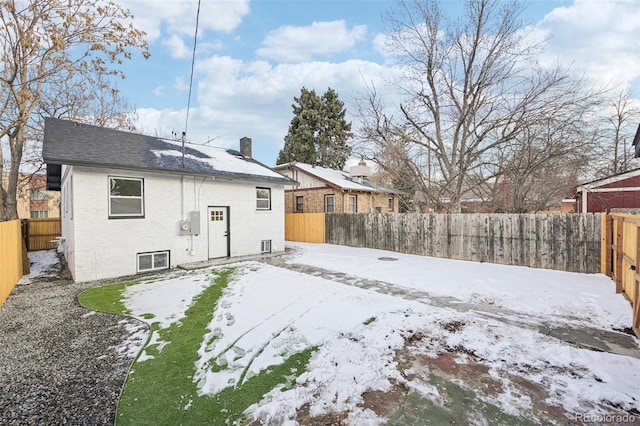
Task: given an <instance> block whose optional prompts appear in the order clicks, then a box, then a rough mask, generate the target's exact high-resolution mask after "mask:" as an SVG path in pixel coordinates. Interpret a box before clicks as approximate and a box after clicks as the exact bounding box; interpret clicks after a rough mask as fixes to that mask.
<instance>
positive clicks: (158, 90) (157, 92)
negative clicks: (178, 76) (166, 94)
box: [153, 86, 164, 96]
mask: <svg viewBox="0 0 640 426" xmlns="http://www.w3.org/2000/svg"><path fill="white" fill-rule="evenodd" d="M163 89H164V86H157V87H156V88H155V89H153V94H154V95H156V96H161V95H162V90H163Z"/></svg>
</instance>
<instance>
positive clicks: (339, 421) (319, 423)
mask: <svg viewBox="0 0 640 426" xmlns="http://www.w3.org/2000/svg"><path fill="white" fill-rule="evenodd" d="M347 415H348V414H347V413H327V414H324V415H322V416H315V417H312V416H311V414H310V413H309V404H304V405H303V406H302V407H300V408H299V409H298V413H297V416H296V420H297V421H298V422H299V423H300V424H301V425H309V426H346V425H348V423H347Z"/></svg>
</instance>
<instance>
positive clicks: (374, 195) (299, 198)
mask: <svg viewBox="0 0 640 426" xmlns="http://www.w3.org/2000/svg"><path fill="white" fill-rule="evenodd" d="M274 169H275V170H276V171H279V172H280V173H282V174H283V175H285V176H288V177H289V178H291V179H293V180H295V181H298V182H299V183H300V185H299V186H298V187H294V186H288V187H287V188H286V190H285V211H286V212H287V213H322V212H324V213H371V212H378V213H396V212H397V211H398V196H397V193H396V192H395V191H393V190H389V189H386V188H382V187H379V186H375V185H373V184H371V182H369V181H368V178H369V177H370V176H371V169H370V168H369V166H367V165H366V163H365V162H364V161H360V163H359V164H358V165H357V166H354V167H351V168H350V169H349V173H347V172H344V171H341V170H333V169H328V168H325V167H319V166H312V165H310V164H305V163H286V164H280V165H278V166H276V167H274Z"/></svg>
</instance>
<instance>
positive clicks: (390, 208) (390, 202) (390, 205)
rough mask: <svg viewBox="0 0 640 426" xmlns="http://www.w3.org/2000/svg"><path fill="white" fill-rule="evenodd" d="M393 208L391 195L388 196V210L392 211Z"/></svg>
mask: <svg viewBox="0 0 640 426" xmlns="http://www.w3.org/2000/svg"><path fill="white" fill-rule="evenodd" d="M393 209H394V200H393V197H389V211H390V212H392V211H393Z"/></svg>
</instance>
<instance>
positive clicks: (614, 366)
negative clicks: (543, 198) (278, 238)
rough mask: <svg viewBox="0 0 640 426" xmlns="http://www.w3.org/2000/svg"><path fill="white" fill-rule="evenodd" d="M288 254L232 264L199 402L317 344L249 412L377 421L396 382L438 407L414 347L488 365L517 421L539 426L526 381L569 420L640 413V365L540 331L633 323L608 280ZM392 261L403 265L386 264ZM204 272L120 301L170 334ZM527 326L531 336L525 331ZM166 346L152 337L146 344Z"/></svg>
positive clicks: (319, 251) (325, 252)
mask: <svg viewBox="0 0 640 426" xmlns="http://www.w3.org/2000/svg"><path fill="white" fill-rule="evenodd" d="M287 244H288V246H289V247H290V248H293V254H290V255H288V256H287V257H285V258H284V260H274V261H272V262H269V263H263V262H242V263H238V264H235V267H236V268H237V269H236V273H235V275H234V278H233V281H232V283H231V284H230V285H229V287H228V288H227V289H226V291H225V293H224V294H223V296H222V298H221V299H220V300H219V302H218V305H217V306H215V307H212V309H214V308H215V311H214V317H213V320H212V321H211V323H210V325H209V333H208V334H207V335H206V336H205V338H204V340H203V341H202V343H201V346H200V350H199V360H198V362H197V363H196V374H195V375H194V381H196V383H197V384H198V387H199V389H200V392H201V394H207V395H213V394H215V393H217V392H219V391H221V390H222V389H225V388H227V387H233V386H237V385H239V384H241V383H242V381H243V380H246V379H247V378H249V377H251V376H252V375H253V374H257V373H259V372H260V371H262V370H264V369H266V368H268V367H269V366H272V365H276V364H280V363H282V362H283V360H285V359H286V358H287V357H288V356H290V355H291V354H294V353H297V352H300V351H301V350H303V349H305V348H308V347H312V346H317V347H318V350H317V351H316V352H315V353H314V355H313V356H312V359H311V361H310V363H309V365H308V370H307V371H306V372H304V373H302V374H301V375H300V376H299V377H298V378H297V386H295V387H294V388H293V389H289V390H284V389H281V388H277V389H274V390H272V391H271V392H269V393H268V394H267V395H266V396H265V397H264V399H263V400H262V401H261V402H260V403H259V404H257V405H254V406H252V407H251V408H250V410H249V413H250V414H251V415H252V416H254V417H256V418H261V419H262V420H263V421H265V422H267V423H269V424H283V423H286V422H293V421H294V419H295V418H296V412H297V411H299V409H300V407H302V406H303V405H304V406H306V407H308V409H309V414H310V415H311V416H317V415H324V414H327V413H331V412H343V413H347V421H348V422H349V424H355V425H359V424H378V423H382V422H383V421H384V419H382V418H381V417H380V416H379V415H377V414H376V413H375V412H374V411H372V410H371V409H369V408H365V407H364V406H363V404H362V403H363V397H362V395H363V393H365V392H367V391H380V392H387V391H389V390H390V389H391V388H392V387H393V386H395V385H397V384H399V383H400V384H403V385H404V386H406V387H408V388H409V389H411V390H412V391H415V392H418V393H420V394H421V395H423V396H424V397H425V398H429V399H430V400H432V401H434V402H435V403H442V401H443V398H444V395H442V393H441V390H439V388H437V387H436V386H434V385H433V384H432V383H431V382H430V381H429V379H428V376H429V369H428V368H427V369H426V370H425V371H422V372H420V371H416V369H415V366H414V367H410V368H409V367H406V366H402V365H401V363H400V362H399V361H398V351H400V350H402V349H403V348H404V349H407V348H408V350H410V351H412V354H413V355H414V356H415V357H423V358H424V359H437V358H438V357H440V356H442V355H443V354H445V353H447V354H453V355H454V356H455V362H456V363H459V364H471V363H473V364H474V365H475V364H477V365H480V364H481V365H483V366H484V367H483V368H485V369H486V375H487V377H489V378H491V380H492V383H494V385H495V386H497V387H498V388H500V391H499V392H484V391H481V390H477V391H476V394H477V396H478V398H480V399H482V400H484V401H487V402H489V403H491V404H495V405H496V406H498V407H499V408H500V409H501V410H502V411H503V412H504V413H508V414H511V415H514V416H520V415H524V416H526V417H529V418H534V419H535V418H536V415H537V414H536V412H537V411H536V410H537V408H536V407H537V404H539V403H540V401H537V400H536V399H535V398H534V397H533V396H532V395H531V394H528V393H527V392H522V388H519V387H518V386H517V383H519V381H520V380H521V379H522V380H525V381H527V382H528V383H531V384H532V385H531V386H537V387H540V388H543V389H544V396H543V398H542V399H543V401H542V403H544V404H546V406H549V407H558V408H559V409H560V410H562V411H563V412H564V413H565V415H566V416H567V417H568V418H569V417H570V416H571V415H579V416H583V415H592V416H602V415H610V414H617V415H623V414H626V415H629V413H631V415H634V414H636V413H638V412H639V411H640V398H639V397H638V395H640V359H638V358H634V357H629V356H622V355H617V354H612V353H607V352H597V351H592V350H589V349H585V348H581V347H578V346H576V345H571V344H569V343H567V342H565V341H563V340H559V339H557V338H554V337H552V336H550V335H547V334H544V333H541V332H539V330H538V329H536V327H535V326H536V324H540V325H542V324H544V325H545V326H548V325H549V324H551V325H555V326H563V325H568V326H571V327H577V326H580V327H590V328H593V329H608V330H611V329H613V328H619V329H622V328H625V327H628V326H629V324H630V322H631V316H632V311H631V306H630V304H629V302H628V301H626V300H625V299H624V297H623V296H622V295H618V294H615V285H614V284H613V282H612V281H611V280H610V279H609V278H607V277H605V276H602V275H585V274H575V273H564V272H557V271H549V270H539V269H531V268H523V267H510V266H502V265H493V264H487V263H472V262H464V261H458V260H446V259H435V258H427V257H421V256H411V255H404V254H398V253H390V252H385V251H380V250H371V249H357V248H350V247H344V246H333V245H324V244H302V243H295V244H293V243H287ZM389 257H392V258H393V259H394V260H389V259H386V260H384V259H383V260H380V258H389ZM325 270H327V271H332V272H331V273H324V272H323V271H325ZM207 273H209V270H203V271H202V272H201V273H196V274H189V275H177V274H168V275H167V276H166V278H165V279H163V280H160V281H157V282H154V283H152V284H145V285H135V286H130V287H128V288H127V289H126V290H125V305H126V306H127V307H128V308H129V309H130V310H131V312H132V313H133V314H134V315H136V316H139V317H143V316H144V315H145V314H153V315H154V318H153V322H158V324H159V326H160V328H165V327H168V326H170V325H171V324H172V323H174V322H176V321H180V320H181V318H183V317H184V315H185V311H186V310H187V309H188V307H189V305H190V303H191V302H192V300H193V298H194V297H195V296H196V295H197V294H199V292H201V291H202V290H203V289H204V288H206V287H207V286H208V285H210V280H209V279H207V277H206V274H207ZM336 277H340V279H336ZM345 282H347V284H345ZM382 284H384V288H383V286H382ZM443 300H444V301H446V303H444V302H443ZM436 302H437V303H436ZM456 304H460V306H470V308H465V309H459V308H457V309H456V306H457V305H456ZM481 307H487V308H490V309H488V310H483V309H480V308H481ZM489 311H492V312H501V313H500V315H493V316H492V315H487V314H486V313H487V312H489ZM510 316H513V318H516V317H517V321H515V322H514V321H510ZM523 318H527V322H528V324H529V325H533V326H532V327H525V328H523V327H521V326H519V325H518V321H519V322H522V319H523ZM157 339H158V337H157V333H155V336H152V337H151V341H152V342H153V343H156V344H157V343H158V341H157ZM408 342H411V344H410V345H409V344H408ZM164 343H165V344H170V342H164ZM638 353H639V354H640V350H639V352H638ZM145 359H148V356H147V355H145V354H143V355H142V356H141V358H140V360H139V362H144V360H145ZM212 365H217V366H220V367H223V368H211V366H212ZM418 373H419V374H418ZM416 376H417V377H416ZM459 381H460V382H464V381H463V380H459ZM463 384H464V383H463ZM637 418H638V419H640V417H637Z"/></svg>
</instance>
